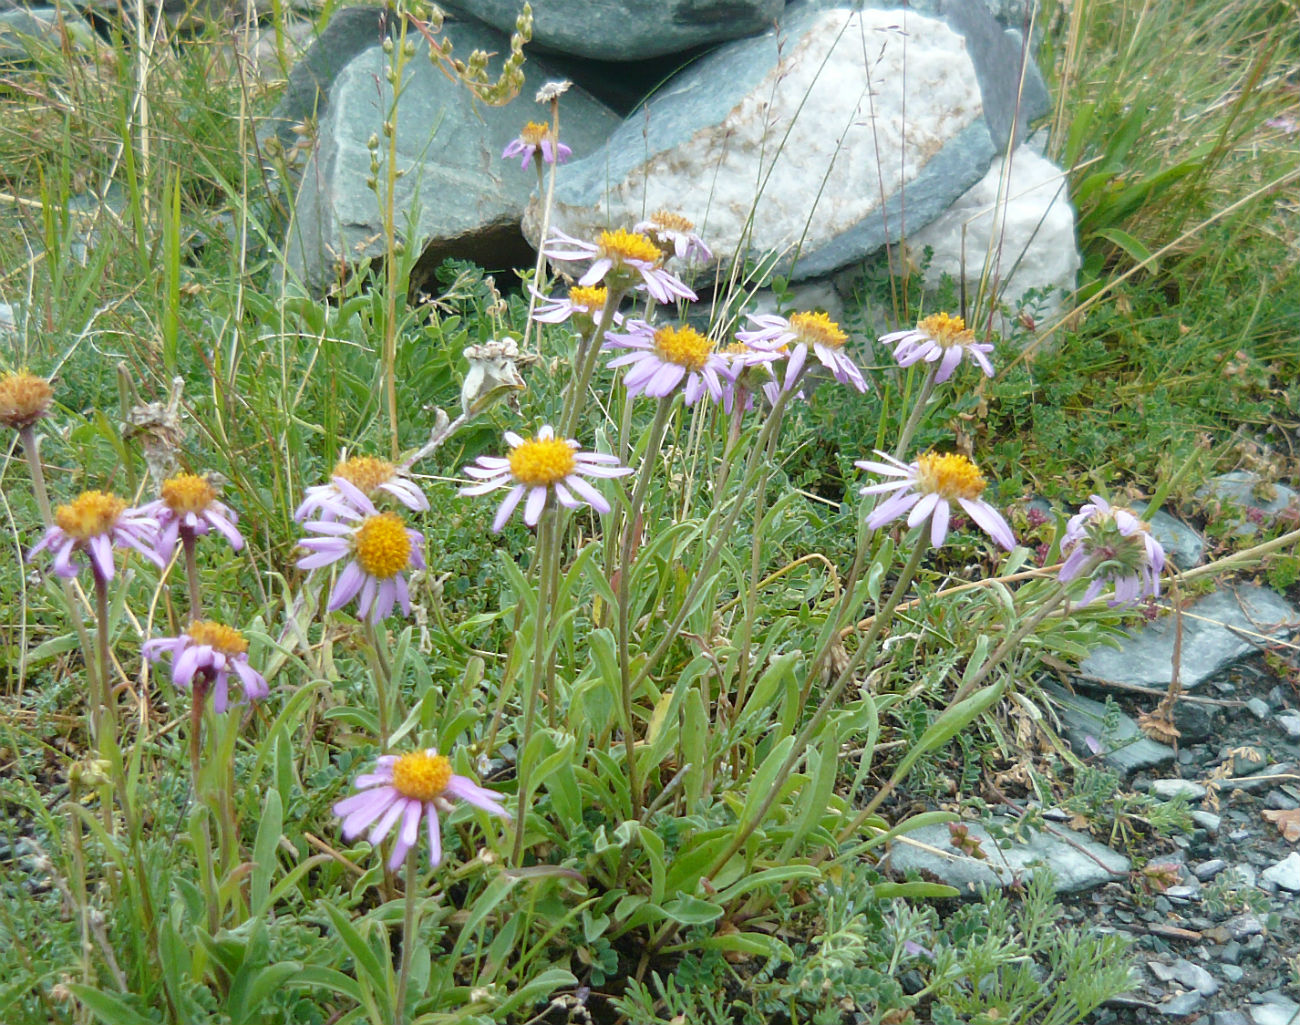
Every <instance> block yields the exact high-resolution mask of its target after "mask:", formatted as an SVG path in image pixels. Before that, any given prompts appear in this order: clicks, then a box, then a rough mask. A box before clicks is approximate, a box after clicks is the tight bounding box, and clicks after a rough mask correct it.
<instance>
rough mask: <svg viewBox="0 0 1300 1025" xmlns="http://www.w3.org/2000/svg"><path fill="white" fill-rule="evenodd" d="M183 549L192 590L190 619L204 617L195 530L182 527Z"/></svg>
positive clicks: (188, 584) (187, 576)
mask: <svg viewBox="0 0 1300 1025" xmlns="http://www.w3.org/2000/svg"><path fill="white" fill-rule="evenodd" d="M180 533H181V550H182V551H183V552H184V553H185V583H186V585H187V586H188V587H189V591H190V621H191V622H194V621H197V620H200V619H202V618H203V597H202V595H201V594H200V592H199V561H198V559H197V558H196V557H195V548H196V547H197V541H196V539H195V537H194V531H192V530H189V529H188V528H186V527H182V528H181V531H180Z"/></svg>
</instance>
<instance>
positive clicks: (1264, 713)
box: [1246, 698, 1272, 719]
mask: <svg viewBox="0 0 1300 1025" xmlns="http://www.w3.org/2000/svg"><path fill="white" fill-rule="evenodd" d="M1246 709H1247V711H1249V712H1250V714H1251V715H1253V716H1254V717H1255V718H1256V719H1267V718H1268V713H1269V712H1271V711H1272V709H1271V708H1269V707H1268V702H1267V701H1265V700H1264V699H1263V698H1251V699H1250V700H1249V701H1247V702H1246Z"/></svg>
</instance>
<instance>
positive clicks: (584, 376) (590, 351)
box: [560, 283, 623, 438]
mask: <svg viewBox="0 0 1300 1025" xmlns="http://www.w3.org/2000/svg"><path fill="white" fill-rule="evenodd" d="M622 301H623V289H620V288H614V287H613V286H610V285H608V283H607V289H606V293H605V306H604V308H603V309H602V310H601V311H600V320H599V321H597V322H596V328H595V330H594V331H592V333H591V337H590V338H584V339H583V341H582V343H581V344H580V345H579V346H578V360H577V362H578V372H577V373H576V374H575V375H574V376H573V378H572V379H571V380H570V381H569V391H568V393H567V394H566V395H565V396H564V416H563V418H562V419H561V420H560V437H561V438H572V437H573V435H574V432H575V431H577V429H578V420H579V418H580V417H581V416H582V410H583V408H584V407H585V406H586V404H587V389H588V388H589V387H590V386H591V375H592V374H593V373H595V370H596V361H597V360H598V359H599V358H600V347H601V346H602V345H603V344H604V342H605V334H606V332H607V331H609V326H610V325H611V324H613V323H614V313H615V312H616V311H617V310H618V307H619V303H621V302H622Z"/></svg>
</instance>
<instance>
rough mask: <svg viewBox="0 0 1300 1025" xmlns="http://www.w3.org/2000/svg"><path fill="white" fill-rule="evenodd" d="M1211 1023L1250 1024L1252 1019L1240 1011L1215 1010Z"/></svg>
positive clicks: (1219, 1024) (1217, 1024) (1228, 1024)
mask: <svg viewBox="0 0 1300 1025" xmlns="http://www.w3.org/2000/svg"><path fill="white" fill-rule="evenodd" d="M1210 1021H1211V1025H1250V1019H1249V1018H1247V1017H1246V1016H1245V1015H1244V1014H1242V1013H1241V1012H1240V1011H1215V1012H1214V1017H1213V1018H1211V1019H1210Z"/></svg>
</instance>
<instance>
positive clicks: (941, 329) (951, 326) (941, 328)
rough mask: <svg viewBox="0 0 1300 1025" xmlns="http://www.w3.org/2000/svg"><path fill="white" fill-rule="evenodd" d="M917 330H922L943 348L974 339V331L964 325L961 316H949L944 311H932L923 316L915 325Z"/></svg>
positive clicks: (967, 342) (949, 347) (964, 343)
mask: <svg viewBox="0 0 1300 1025" xmlns="http://www.w3.org/2000/svg"><path fill="white" fill-rule="evenodd" d="M916 329H917V330H918V331H924V332H925V333H926V334H927V335H929V336H930V337H931V338H933V339H934V340H935V341H936V342H938V343H939V344H940V345H942V346H943V347H944V348H945V349H951V348H952V347H953V346H954V345H969V344H970V343H971V342H973V341H974V340H975V332H974V331H971V330H969V329H968V328H967V327H966V321H964V320H963V319H962V318H961V317H950V316H949V315H948V314H946V313H932V314H930V316H928V317H923V318H922V319H921V322H920V323H919V324H917V325H916Z"/></svg>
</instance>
